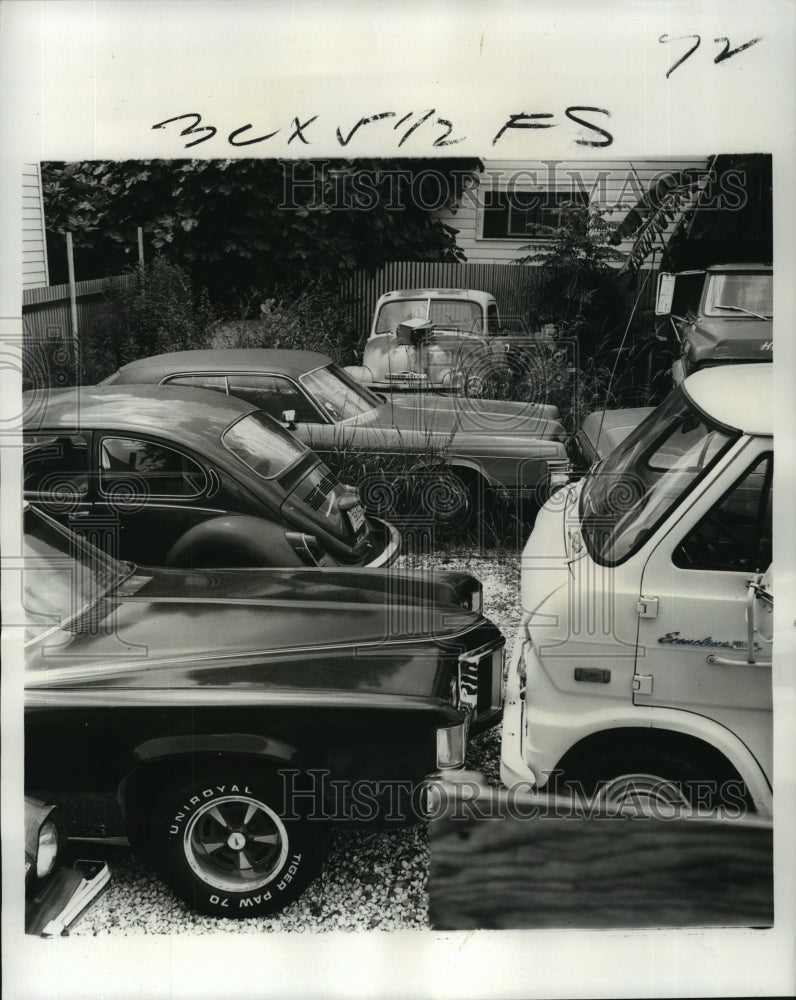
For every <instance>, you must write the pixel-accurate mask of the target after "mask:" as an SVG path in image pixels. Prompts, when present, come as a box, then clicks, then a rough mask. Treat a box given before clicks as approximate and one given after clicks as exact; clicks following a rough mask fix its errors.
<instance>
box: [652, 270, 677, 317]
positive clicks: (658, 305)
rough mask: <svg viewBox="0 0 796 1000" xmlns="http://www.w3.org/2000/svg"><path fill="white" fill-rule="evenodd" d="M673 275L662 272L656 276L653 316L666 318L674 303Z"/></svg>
mask: <svg viewBox="0 0 796 1000" xmlns="http://www.w3.org/2000/svg"><path fill="white" fill-rule="evenodd" d="M674 282H675V275H673V274H667V273H666V272H665V271H662V272H661V273H660V274H659V275H658V293H657V297H656V299H655V315H656V316H668V315H669V313H670V312H671V311H672V302H673V301H674Z"/></svg>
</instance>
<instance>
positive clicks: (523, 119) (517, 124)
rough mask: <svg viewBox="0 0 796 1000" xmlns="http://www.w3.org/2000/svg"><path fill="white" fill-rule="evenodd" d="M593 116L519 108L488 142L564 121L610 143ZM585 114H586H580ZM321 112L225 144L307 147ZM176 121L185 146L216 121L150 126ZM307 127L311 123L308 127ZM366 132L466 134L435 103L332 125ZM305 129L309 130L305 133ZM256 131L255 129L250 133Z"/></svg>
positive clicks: (596, 111)
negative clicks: (273, 142)
mask: <svg viewBox="0 0 796 1000" xmlns="http://www.w3.org/2000/svg"><path fill="white" fill-rule="evenodd" d="M594 115H604V116H605V117H608V118H610V116H611V113H610V111H608V110H607V109H605V108H596V107H592V106H590V105H585V104H584V105H580V104H577V105H572V106H571V107H568V108H565V110H564V115H563V117H564V119H565V121H564V122H560V121H556V116H555V114H553V113H552V112H547V111H542V112H527V111H520V112H516V113H514V114H509V115H508V116H506V117H505V119H504V120H503V123H502V124H501V125H500V127H499V128H498V130H497V131H496V133H495V136H494V138H493V139H492V145H493V146H494V145H496V144H497V143H498V141H499V140H500V139H502V137H503V136H504V135H505V134H506V132H509V131H511V130H513V129H548V128H555V127H556V126H558V125H559V124H567V125H569V127H571V128H572V127H574V128H576V129H577V131H576V132H575V133H574V135H573V141H574V142H575V144H576V145H578V146H610V145H611V144H612V143H613V141H614V140H613V136H612V135H611V133H610V132H608V131H606V129H604V128H603V127H602V126H601V125H597V124H596V123H595V122H594V121H593V120H592V118H593V116H594ZM584 116H589V117H584ZM319 119H320V115H311V116H310V117H309V118H306V119H304V120H302V119H301V118H299V117H296V118H293V119H292V121H291V122H290V123H289V125H288V126H287V127H286V128H277V129H274V130H273V131H271V132H264V133H262V134H260V135H258V134H256V130H255V127H254V125H253V123H252V122H247V123H246V124H245V125H238V126H236V127H235V128H233V129H232V130H231V131H230V132H229V133H227V135H226V138H225V139H224V138H223V136H221V137H220V138H221V141H225V142H226V143H227V144H228V145H230V146H235V147H241V146H253V145H256V144H258V143H261V142H267V141H268V140H269V139H273V138H274V137H275V136H277V135H279V134H280V133H285V134H286V135H287V142H286V145H288V146H289V145H290V144H291V143H292V142H295V141H297V140H298V141H299V142H300V143H303V144H304V145H305V146H309V145H310V144H311V141H312V134H314V133H315V132H317V130H318V129H322V128H323V127H324V125H323V123H322V122H320V121H319ZM177 122H181V123H184V124H183V126H182V127H181V128H180V132H179V135H180V136H181V137H183V138H187V139H188V140H189V141H188V142H185V143H184V145H183V148H184V149H190V147H191V146H198V145H199V143H201V142H207V141H208V140H210V139H213V138H215V137H216V136H217V135H218V132H219V129H218V127H216V126H215V125H206V124H203V119H202V116H201V114H199V112H196V111H192V112H189V113H186V114H181V115H175V116H174V117H172V118H165V119H164V120H163V121H162V122H158V123H157V124H156V125H153V126H152V128H153V129H162V128H166V126H167V125H174V124H175V123H177ZM311 126H312V128H310V127H311ZM368 128H369V129H370V131H371V133H372V132H373V129H374V128H377V129H378V130H379V132H378V134H379V136H380V137H382V138H383V136H384V135H385V134H387V135H389V134H390V133H393V134H394V135H395V139H396V147H397V148H399V149H400V147H401V146H403V144H404V143H405V142H406V141H407V140H408V139H409V138H411V136H413V135H414V134H415V133H416V132H417V133H418V134H419V135H421V136H422V137H424V138H426V139H427V140H429V139H430V140H431V146H432V147H435V148H442V147H445V146H455V145H457V144H458V143H460V142H463V141H464V140H465V138H466V136H459V137H456V136H455V135H454V125H453V123H452V122H451V121H450V120H449V119H447V118H442V117H440V116H438V115H437V112H436V109H435V108H430V109H429V110H428V111H424V112H421V113H417V114H416V113H415V112H414V111H410V112H408V113H406V114H403V115H400V116H399V112H397V111H380V112H378V113H377V114H373V115H369V116H366V117H362V118H360V119H359V120H358V121H356V122H353V123H350V124H348V125H346V126H341V125H337V126H336V128H335V133H334V135H335V139H336V140H337V143H338V145H339V146H341V147H346V146H348V144H349V143H350V142H351V141H352V140H353V138H354V137H355V136H356V135H358V134H365V132H366V131H367V129H368ZM308 132H309V133H311V134H310V135H309V136H308ZM252 133H255V134H252Z"/></svg>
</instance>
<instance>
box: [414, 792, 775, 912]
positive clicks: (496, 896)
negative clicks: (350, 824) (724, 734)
mask: <svg viewBox="0 0 796 1000" xmlns="http://www.w3.org/2000/svg"><path fill="white" fill-rule="evenodd" d="M495 795H496V793H495V792H494V791H493V790H487V791H486V792H484V793H482V794H481V796H480V801H481V806H480V808H481V812H482V813H486V814H489V813H488V806H489V804H492V803H493V802H494V798H495ZM476 801H478V800H476ZM548 801H549V800H540V799H536V800H534V799H532V798H531V797H530V796H525V797H524V798H523V799H522V800H521V802H522V803H524V805H522V804H521V805H520V809H521V811H523V812H524V813H525V814H526V815H527V814H528V812H529V803H533V802H536V803H537V805H538V804H539V803H540V802H548ZM504 803H505V798H504ZM468 813H469V815H468V818H466V819H462V818H458V819H456V818H453V815H452V810H451V809H450V808H449V809H448V812H447V813H446V815H445V816H444V817H442V818H440V819H437V820H434V821H433V822H432V824H431V873H430V878H429V901H430V919H431V923H432V926H433V927H435V928H437V929H440V930H471V929H479V928H483V929H501V930H506V929H511V928H517V929H521V928H565V927H572V928H609V927H613V928H621V927H686V926H700V927H767V926H771V925H772V923H773V919H774V908H773V853H772V846H773V845H772V828H771V825H770V824H768V823H763V822H752V821H749V820H743V819H737V820H733V819H721V820H719V819H702V818H693V819H670V820H665V819H653V818H649V817H648V818H642V817H638V816H636V817H630V816H625V817H616V818H609V817H605V816H603V817H599V818H598V817H596V816H591V817H589V816H584V815H581V816H573V815H572V810H571V809H569V810H567V808H566V807H562V806H559V807H557V808H556V809H551V808H550V807H549V805H548V807H547V809H546V810H545V809H543V810H542V815H541V816H537V817H535V818H530V819H521V818H518V817H516V816H515V817H512V816H510V815H508V811H507V810H504V812H503V816H502V817H496V818H487V819H477V818H474V817H473V815H472V811H471V810H469V809H468ZM545 813H546V814H545ZM556 813H557V814H558V815H556ZM568 813H569V814H568Z"/></svg>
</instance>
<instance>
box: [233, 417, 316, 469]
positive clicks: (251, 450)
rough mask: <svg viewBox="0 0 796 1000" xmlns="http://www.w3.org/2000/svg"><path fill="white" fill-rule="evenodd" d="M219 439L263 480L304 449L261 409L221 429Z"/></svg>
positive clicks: (304, 446)
mask: <svg viewBox="0 0 796 1000" xmlns="http://www.w3.org/2000/svg"><path fill="white" fill-rule="evenodd" d="M221 440H222V442H223V443H224V446H225V447H226V448H227V449H229V451H231V452H232V454H233V455H235V456H236V457H237V458H239V459H240V460H241V462H243V463H244V464H245V465H248V467H249V468H250V469H251V470H252V472H256V473H257V475H258V476H262V477H263V479H273V478H274V476H278V475H279V474H280V473H282V472H284V471H285V469H286V468H287V467H288V466H289V465H292V464H293V463H294V462H295V461H296V460H297V459H299V458H301V456H302V455H304V454H305V452H306V451H307V447H306V445H304V444H302V443H301V441H299V439H298V438H295V437H293V435H292V434H291V433H290V432H289V431H286V430H285V428H284V427H282V426H281V425H279V424H278V423H277V422H276V421H275V420H273V419H272V418H271V417H269V416H268V414H267V413H263V412H262V410H253V411H252V412H251V413H248V414H247V415H246V416H245V417H241V419H240V420H237V421H236V422H235V423H234V424H232V425H231V426H230V427H228V428H227V429H226V430H225V431H224V433H223V434H222V435H221Z"/></svg>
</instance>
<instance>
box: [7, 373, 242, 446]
mask: <svg viewBox="0 0 796 1000" xmlns="http://www.w3.org/2000/svg"><path fill="white" fill-rule="evenodd" d="M23 403H24V407H25V411H24V417H23V419H24V424H25V430H26V431H28V432H30V431H37V430H47V431H62V432H63V433H64V434H69V433H75V432H77V431H80V430H115V431H129V432H131V433H153V434H157V435H158V437H161V438H164V439H168V440H171V441H178V442H183V443H185V444H186V445H188V446H189V447H191V446H193V447H195V448H196V449H197V451H203V450H204V451H207V450H208V448H210V447H212V446H213V445H214V444H217V445H218V447H219V448H221V444H220V439H221V435H222V433H223V432H224V431H225V430H226V429H227V427H229V425H230V424H232V423H234V422H235V421H236V420H238V419H239V418H240V417H242V416H245V415H246V414H247V413H251V412H252V411H253V410H256V409H257V407H256V406H254V405H253V404H252V403H246V402H244V401H243V400H242V399H237V398H235V397H232V396H226V395H224V394H223V393H220V392H214V391H213V390H211V389H186V388H182V387H179V386H169V387H168V388H167V387H165V386H160V385H131V386H116V385H106V386H81V387H78V388H71V389H45V390H40V389H39V390H36V389H33V390H30V391H28V392H25V393H23Z"/></svg>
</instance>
